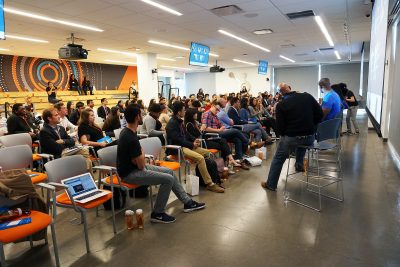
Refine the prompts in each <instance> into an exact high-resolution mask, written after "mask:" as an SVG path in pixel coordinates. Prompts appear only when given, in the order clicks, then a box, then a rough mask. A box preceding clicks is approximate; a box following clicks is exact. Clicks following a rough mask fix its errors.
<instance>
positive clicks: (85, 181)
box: [61, 172, 109, 203]
mask: <svg viewBox="0 0 400 267" xmlns="http://www.w3.org/2000/svg"><path fill="white" fill-rule="evenodd" d="M61 183H62V184H64V185H66V186H68V191H69V192H70V194H71V195H72V197H73V199H74V201H76V202H78V203H87V202H89V201H92V200H95V199H97V198H100V197H103V196H105V195H107V194H109V192H107V191H104V190H100V189H98V188H97V186H96V183H95V182H94V180H93V177H92V175H91V174H90V173H89V172H87V173H84V174H80V175H77V176H74V177H71V178H68V179H63V180H61Z"/></svg>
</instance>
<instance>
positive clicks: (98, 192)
mask: <svg viewBox="0 0 400 267" xmlns="http://www.w3.org/2000/svg"><path fill="white" fill-rule="evenodd" d="M100 193H102V191H101V190H98V191H94V192H92V193H90V194H87V195H84V196H82V197H77V198H76V200H84V199H86V198H88V197H92V196H94V195H97V194H100Z"/></svg>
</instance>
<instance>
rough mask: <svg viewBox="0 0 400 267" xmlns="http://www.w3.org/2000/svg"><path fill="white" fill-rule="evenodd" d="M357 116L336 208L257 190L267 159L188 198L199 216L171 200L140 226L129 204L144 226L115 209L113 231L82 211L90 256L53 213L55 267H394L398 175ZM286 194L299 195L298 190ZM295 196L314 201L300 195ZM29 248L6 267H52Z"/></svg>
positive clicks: (68, 215)
mask: <svg viewBox="0 0 400 267" xmlns="http://www.w3.org/2000/svg"><path fill="white" fill-rule="evenodd" d="M360 119H361V120H360V122H361V123H362V126H363V129H364V130H363V131H362V133H361V135H360V136H344V137H343V148H344V151H343V157H342V158H343V170H344V193H345V201H344V202H343V203H340V202H336V201H332V200H329V199H323V202H322V206H323V211H322V212H321V213H318V212H315V211H312V210H310V209H307V208H304V207H301V206H298V205H296V204H294V203H290V202H289V203H288V204H287V205H285V204H284V201H283V185H284V183H283V181H284V180H283V179H281V181H280V184H279V186H278V191H277V192H270V191H268V192H266V191H265V190H263V189H262V188H261V187H260V185H259V183H260V181H261V180H263V179H265V178H266V175H267V173H268V170H269V165H270V161H271V158H272V153H270V154H269V155H268V160H267V161H266V162H264V165H263V166H262V167H257V168H253V169H252V170H251V171H241V172H240V173H239V174H236V175H235V176H232V177H231V179H230V180H229V181H228V182H227V184H226V186H227V190H226V193H225V194H215V193H211V192H208V191H204V190H203V191H201V192H200V196H198V197H196V199H197V200H200V201H204V202H206V204H207V208H206V209H205V210H202V211H198V212H194V213H191V214H185V213H183V210H182V209H183V205H181V204H180V203H179V201H172V203H170V204H169V205H168V210H167V212H169V213H170V214H172V215H174V216H176V218H177V221H176V222H175V223H174V224H171V225H161V224H151V223H150V222H149V211H150V210H149V204H148V203H149V202H148V200H137V201H136V202H135V203H133V208H134V209H136V208H143V209H144V210H145V215H146V217H145V220H146V224H145V229H144V230H134V231H127V230H125V229H124V217H123V214H122V213H120V214H118V215H117V229H118V230H119V231H118V234H117V235H114V234H113V232H112V223H111V218H110V213H109V212H104V211H101V212H100V217H97V218H96V217H95V213H94V212H90V214H89V226H90V230H89V236H90V244H91V249H92V253H90V254H86V251H85V243H84V237H83V233H82V229H83V228H82V226H81V225H73V224H71V223H70V222H69V221H70V220H71V219H72V218H74V216H75V213H74V212H72V211H67V212H63V213H61V214H60V216H58V217H57V220H56V231H57V238H58V243H59V251H60V260H61V265H62V266H85V267H90V266H134V265H135V266H174V267H178V266H296V265H297V266H400V253H399V252H400V223H399V222H400V193H399V192H400V179H399V178H400V176H399V173H398V171H397V170H396V168H395V166H394V164H393V161H392V159H391V157H390V155H389V152H388V148H387V146H386V145H385V144H384V143H382V141H381V140H380V139H379V138H378V137H377V135H376V133H375V132H373V131H367V129H366V127H367V126H366V118H365V117H362V118H360ZM282 177H283V176H282ZM291 188H292V190H293V192H294V194H300V193H299V192H300V190H297V191H296V189H300V187H299V186H297V185H296V184H291ZM300 195H301V196H304V197H305V198H307V200H309V201H314V203H316V202H315V201H316V198H315V197H314V196H312V195H310V194H309V193H304V192H302V193H301V194H300ZM172 200H173V199H172ZM131 203H132V202H131ZM36 245H37V246H36V247H35V248H34V249H29V245H28V244H27V243H24V244H18V245H9V246H7V247H6V257H7V259H9V261H8V263H9V266H31V267H34V266H52V265H53V262H54V261H53V256H52V246H51V245H50V247H48V246H43V245H40V242H37V243H36Z"/></svg>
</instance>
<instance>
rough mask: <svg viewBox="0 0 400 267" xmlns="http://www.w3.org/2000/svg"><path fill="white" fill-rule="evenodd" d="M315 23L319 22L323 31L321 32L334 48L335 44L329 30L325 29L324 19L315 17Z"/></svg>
mask: <svg viewBox="0 0 400 267" xmlns="http://www.w3.org/2000/svg"><path fill="white" fill-rule="evenodd" d="M314 19H315V22H317V24H318V26H319V28H320V29H321V32H322V33H323V35H324V36H325V39H326V40H327V41H328V43H329V45H330V46H334V45H335V44H334V43H333V41H332V37H331V35H330V34H329V32H328V29H327V28H326V27H325V24H324V21H323V20H322V18H321V17H320V16H315V17H314Z"/></svg>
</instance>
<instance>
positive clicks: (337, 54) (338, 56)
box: [335, 50, 342, 60]
mask: <svg viewBox="0 0 400 267" xmlns="http://www.w3.org/2000/svg"><path fill="white" fill-rule="evenodd" d="M335 56H336V58H337V59H339V60H341V59H342V58H341V57H340V54H339V52H338V51H337V50H335Z"/></svg>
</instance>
